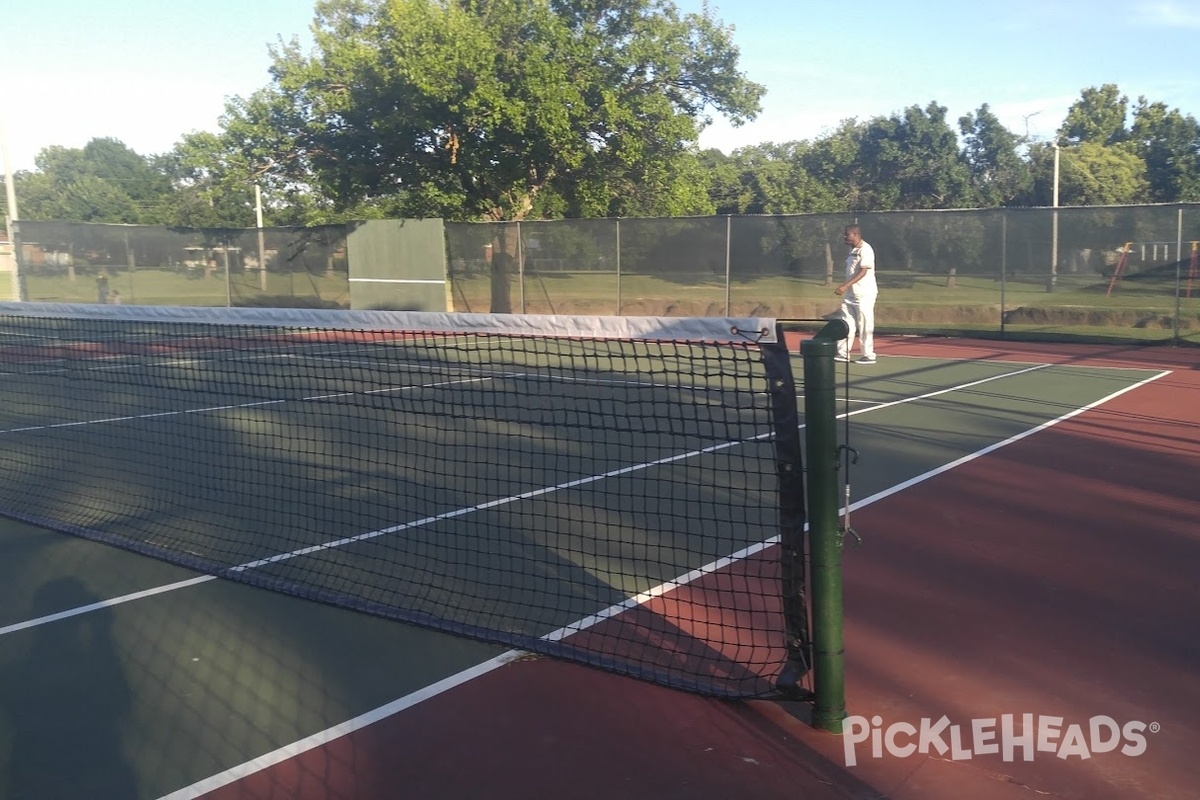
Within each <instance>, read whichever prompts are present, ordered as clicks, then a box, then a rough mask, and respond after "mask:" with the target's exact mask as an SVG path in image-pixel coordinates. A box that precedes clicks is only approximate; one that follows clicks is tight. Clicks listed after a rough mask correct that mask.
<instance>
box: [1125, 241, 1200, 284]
mask: <svg viewBox="0 0 1200 800" xmlns="http://www.w3.org/2000/svg"><path fill="white" fill-rule="evenodd" d="M1190 244H1191V245H1192V257H1191V261H1190V262H1189V264H1188V274H1187V288H1186V293H1185V296H1186V297H1191V296H1192V284H1193V283H1195V282H1196V281H1197V280H1198V279H1200V242H1191V243H1190ZM1135 246H1136V247H1137V248H1138V249H1135ZM1160 247H1161V248H1162V253H1163V259H1164V260H1166V259H1169V258H1170V254H1171V244H1170V243H1169V242H1126V243H1125V245H1124V246H1123V247H1122V248H1121V249H1120V251H1119V252H1120V253H1121V255H1120V257H1119V258H1118V259H1117V266H1116V268H1115V269H1113V274H1112V277H1111V278H1109V280H1108V291H1106V292H1105V293H1104V296H1105V297H1108V296H1110V295H1112V292H1113V289H1114V288H1115V287H1116V285H1117V281H1119V280H1120V279H1121V276H1122V275H1123V274H1124V273H1125V270H1126V268H1127V267H1128V265H1129V256H1130V254H1131V253H1135V252H1138V253H1140V255H1141V259H1142V260H1143V261H1145V260H1146V254H1147V248H1150V256H1151V259H1152V260H1154V261H1157V260H1159V259H1158V252H1159V248H1160ZM1182 260H1183V259H1182V256H1181V257H1180V261H1182Z"/></svg>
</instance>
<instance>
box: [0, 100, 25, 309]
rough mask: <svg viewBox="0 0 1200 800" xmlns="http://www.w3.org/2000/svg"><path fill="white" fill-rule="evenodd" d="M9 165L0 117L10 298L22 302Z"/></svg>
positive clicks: (18, 229) (16, 215)
mask: <svg viewBox="0 0 1200 800" xmlns="http://www.w3.org/2000/svg"><path fill="white" fill-rule="evenodd" d="M11 163H12V161H11V160H10V159H9V157H8V133H7V131H6V130H5V128H4V119H3V117H0V167H3V168H4V193H5V202H7V203H8V214H7V215H5V220H6V221H7V223H8V225H7V227H8V231H7V232H8V242H9V245H10V246H11V247H12V249H13V271H12V296H13V299H14V300H24V299H25V297H24V295H23V293H22V292H21V242H20V238H21V224H20V219H21V214H20V212H19V211H17V186H16V183H17V182H16V180H15V179H14V178H13V171H12V169H10V168H9V164H11Z"/></svg>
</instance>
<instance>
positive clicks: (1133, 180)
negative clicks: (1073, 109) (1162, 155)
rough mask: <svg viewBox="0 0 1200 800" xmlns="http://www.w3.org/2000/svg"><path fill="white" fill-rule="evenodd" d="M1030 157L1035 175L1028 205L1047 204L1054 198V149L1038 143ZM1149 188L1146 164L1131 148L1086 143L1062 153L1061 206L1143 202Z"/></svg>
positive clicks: (1060, 162) (1060, 169)
mask: <svg viewBox="0 0 1200 800" xmlns="http://www.w3.org/2000/svg"><path fill="white" fill-rule="evenodd" d="M1029 156H1030V161H1031V163H1032V165H1033V167H1032V169H1033V171H1034V175H1035V176H1036V177H1035V180H1034V184H1033V190H1032V193H1031V196H1030V198H1029V204H1030V205H1039V206H1048V205H1050V204H1051V202H1052V199H1053V180H1054V178H1053V174H1054V167H1053V164H1054V149H1053V147H1052V146H1051V145H1049V144H1044V143H1043V144H1037V145H1034V146H1033V147H1032V148H1030V152H1029ZM1149 191H1150V185H1149V183H1148V182H1147V180H1146V164H1145V162H1143V161H1142V159H1141V158H1140V157H1138V156H1137V155H1136V154H1134V153H1133V152H1131V151H1130V149H1129V148H1128V147H1123V146H1118V147H1106V146H1105V145H1102V144H1097V143H1096V142H1083V143H1081V144H1079V145H1078V146H1075V147H1064V148H1062V149H1061V151H1060V153H1059V205H1064V206H1103V205H1119V204H1125V203H1144V202H1146V201H1147V199H1148V194H1149Z"/></svg>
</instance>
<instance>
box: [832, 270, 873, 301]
mask: <svg viewBox="0 0 1200 800" xmlns="http://www.w3.org/2000/svg"><path fill="white" fill-rule="evenodd" d="M871 269H872V268H871V267H864V266H861V265H860V266H859V268H858V271H857V272H855V273H854V275H853V276H852V277H851V278H849V279H848V280H847V281H846V282H845V283H842V284H841V285H839V286H838V287H837V288H836V289H834V290H833V293H834V294H836V295H838V296H841V295H843V294H845V293H846V292H848V291H850V287H851V286H853V285H854V284H856V283H858V282H859V281H861V280H862V279H863V278H865V277H866V276H867V273H868V272H870V271H871Z"/></svg>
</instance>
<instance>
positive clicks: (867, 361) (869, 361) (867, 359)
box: [854, 356, 875, 364]
mask: <svg viewBox="0 0 1200 800" xmlns="http://www.w3.org/2000/svg"><path fill="white" fill-rule="evenodd" d="M854 363H855V364H874V363H875V356H863V357H862V358H860V359H859V360H858V361H855V362H854Z"/></svg>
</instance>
